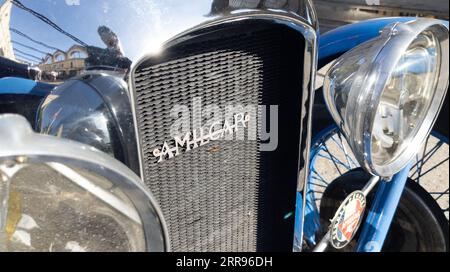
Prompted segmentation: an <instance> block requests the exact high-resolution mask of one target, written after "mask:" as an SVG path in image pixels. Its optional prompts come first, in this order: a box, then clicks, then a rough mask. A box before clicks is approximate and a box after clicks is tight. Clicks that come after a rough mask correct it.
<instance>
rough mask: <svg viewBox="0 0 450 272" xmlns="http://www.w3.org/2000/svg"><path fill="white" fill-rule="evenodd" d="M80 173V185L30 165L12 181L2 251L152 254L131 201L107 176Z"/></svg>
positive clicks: (1, 236) (0, 234)
mask: <svg viewBox="0 0 450 272" xmlns="http://www.w3.org/2000/svg"><path fill="white" fill-rule="evenodd" d="M73 171H75V170H73ZM75 172H76V173H79V174H80V177H82V178H81V179H80V178H79V179H78V183H77V182H74V181H73V180H70V179H68V178H66V177H65V176H63V175H62V174H60V173H59V172H57V171H55V169H53V168H51V167H50V166H47V165H30V166H28V167H26V168H24V169H22V170H20V171H19V172H18V173H17V174H16V175H15V176H14V177H13V178H12V179H11V180H10V181H9V185H8V186H9V188H8V190H3V192H7V194H6V195H5V196H6V198H4V199H3V201H5V202H7V205H6V208H5V209H4V210H3V213H5V212H6V220H5V221H6V225H5V226H4V229H3V230H2V231H0V251H39V252H42V251H57V252H61V251H81V252H84V251H94V252H102V251H106V252H111V251H145V250H146V244H145V237H144V231H143V227H142V224H141V222H140V218H139V216H138V213H137V211H136V209H135V207H134V205H133V204H132V203H131V201H130V200H129V199H128V197H127V196H126V195H125V194H124V193H123V192H122V191H121V190H120V189H119V188H118V187H116V186H113V184H112V183H111V182H109V181H108V180H106V179H105V178H103V177H100V176H98V175H95V174H93V173H91V172H88V171H82V170H79V169H77V170H76V171H75ZM83 178H84V179H83ZM4 189H6V188H4ZM0 191H1V190H0ZM0 213H1V212H0Z"/></svg>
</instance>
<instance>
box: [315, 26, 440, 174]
mask: <svg viewBox="0 0 450 272" xmlns="http://www.w3.org/2000/svg"><path fill="white" fill-rule="evenodd" d="M425 32H431V33H432V34H433V35H432V36H433V37H434V39H435V40H436V42H437V43H436V47H438V48H439V51H440V56H437V59H438V60H439V63H438V65H437V66H436V74H437V75H436V79H435V80H436V81H435V84H436V85H435V89H432V90H434V92H433V95H432V99H431V102H430V105H429V107H428V109H427V110H425V111H424V117H422V118H420V120H419V124H418V126H420V128H419V129H418V130H417V132H416V133H415V134H414V135H413V136H412V137H411V140H410V141H408V142H407V143H406V142H405V143H403V144H402V148H403V149H401V150H400V151H399V152H398V153H396V154H395V156H394V157H393V158H391V159H390V160H389V161H388V162H387V163H386V164H384V165H377V163H376V162H375V161H374V160H373V153H372V136H373V133H372V132H373V129H374V125H375V117H376V115H377V111H378V107H379V105H380V102H381V98H382V95H383V92H384V90H385V88H386V86H387V84H388V83H389V82H390V79H391V75H392V73H393V71H394V69H395V68H396V67H397V64H398V63H399V61H400V59H401V58H402V57H403V55H404V53H405V52H406V51H407V50H408V48H409V47H410V45H411V44H412V43H413V42H414V40H415V39H416V38H417V37H418V36H419V35H421V34H423V33H425ZM359 51H363V52H359ZM361 53H362V54H363V55H360V54H361ZM349 59H350V60H349ZM445 60H448V27H447V26H446V25H445V24H443V23H442V22H441V21H438V20H433V19H417V20H414V21H411V22H409V23H395V24H393V25H389V26H387V27H385V28H384V29H383V30H382V32H381V34H380V36H379V37H377V38H375V39H373V40H371V41H368V42H366V43H364V44H362V45H360V46H358V47H357V48H355V49H353V50H351V51H349V52H347V53H346V54H344V55H343V56H341V57H340V58H339V59H338V60H337V61H336V62H335V63H334V64H333V65H332V67H331V68H330V70H329V71H328V73H327V75H326V77H325V82H324V96H325V101H326V104H327V106H328V108H329V110H330V112H331V115H332V116H333V118H334V119H335V121H336V122H337V123H338V125H339V126H340V128H341V130H342V131H343V133H344V135H345V136H346V137H347V139H348V141H349V144H350V146H351V148H352V150H353V152H354V153H355V156H356V158H357V160H358V161H359V163H360V164H361V165H363V166H364V167H365V168H366V170H367V171H369V172H370V173H372V174H374V175H378V176H382V177H390V176H392V175H394V174H395V173H397V172H398V171H400V170H401V169H402V168H403V167H405V166H406V165H407V164H408V162H409V161H410V160H411V159H412V158H413V156H414V154H416V152H417V151H418V150H419V149H420V146H421V145H422V144H423V142H424V141H425V139H426V136H427V135H428V134H429V133H430V131H431V129H432V126H433V124H434V122H435V120H436V119H437V116H438V113H439V110H440V108H441V106H442V103H443V101H444V98H445V94H446V91H447V87H448V61H445ZM352 61H354V62H353V63H352ZM358 62H361V63H358ZM349 64H356V65H359V66H358V68H357V69H356V70H355V71H353V72H352V73H351V74H350V76H351V77H353V78H352V79H351V80H350V81H349V84H348V85H349V86H345V84H346V83H345V81H346V80H347V81H348V80H349V79H348V78H345V79H343V78H342V77H341V78H340V79H341V80H342V81H344V84H341V83H342V82H338V81H339V78H338V79H336V77H337V76H340V75H339V73H342V74H344V73H343V72H342V70H340V69H342V68H345V65H347V66H348V65H349ZM339 84H341V85H344V87H342V86H340V85H339ZM339 87H342V89H338V88H339ZM343 94H344V95H343ZM336 98H337V99H336ZM339 98H344V100H345V101H344V102H343V101H342V99H341V101H339ZM337 100H338V101H337ZM343 104H345V105H343ZM404 146H407V147H406V148H405V147H404Z"/></svg>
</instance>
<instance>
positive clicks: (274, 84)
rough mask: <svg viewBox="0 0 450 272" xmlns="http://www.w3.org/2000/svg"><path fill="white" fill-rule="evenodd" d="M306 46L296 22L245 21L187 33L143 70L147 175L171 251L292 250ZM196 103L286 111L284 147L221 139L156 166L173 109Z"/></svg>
mask: <svg viewBox="0 0 450 272" xmlns="http://www.w3.org/2000/svg"><path fill="white" fill-rule="evenodd" d="M304 44H305V42H304V38H303V37H302V36H301V34H300V33H298V32H296V31H295V30H293V29H291V28H289V27H287V26H284V25H278V24H274V23H268V22H265V21H251V22H249V21H245V22H240V23H234V24H227V25H221V26H215V27H213V28H209V29H204V30H202V31H199V32H197V33H192V34H191V35H189V36H185V37H183V38H181V39H180V41H179V42H177V43H174V44H173V45H172V46H170V47H169V48H167V49H166V50H165V51H164V53H163V54H162V55H161V56H158V57H153V58H149V59H147V60H146V61H144V62H143V63H141V64H140V65H139V66H138V67H137V68H136V69H135V72H134V75H133V78H134V84H135V87H134V92H135V93H134V103H135V107H136V119H137V129H138V133H139V137H140V148H141V153H142V164H143V165H142V167H143V175H144V177H143V178H144V181H145V183H146V185H147V186H148V187H149V188H150V190H151V191H152V193H153V194H154V195H155V197H156V198H157V200H158V201H159V204H160V206H161V208H162V211H163V214H164V217H165V219H166V221H167V224H168V228H169V236H170V240H171V245H172V250H174V251H254V250H260V251H267V250H291V249H292V240H293V229H294V216H293V215H292V212H293V211H294V208H295V194H296V184H297V176H298V163H299V161H298V160H299V159H298V156H299V138H300V137H299V134H300V115H301V112H300V111H301V101H302V91H301V90H302V76H303V54H304ZM194 97H197V98H198V97H199V98H201V99H202V101H201V103H202V105H203V107H205V106H206V105H209V104H216V105H219V106H220V107H224V106H225V105H228V104H233V105H236V104H242V105H251V104H254V105H257V104H263V105H278V106H279V110H278V111H279V119H278V122H279V124H278V126H279V129H278V130H279V132H278V148H277V149H276V150H275V151H273V152H261V151H260V149H259V147H260V145H261V141H260V140H258V141H248V140H245V141H238V140H233V141H227V140H217V141H214V142H211V143H209V144H207V145H204V146H201V147H199V148H197V149H194V150H191V151H189V152H185V153H182V154H180V155H179V156H177V157H174V158H172V159H169V160H165V161H163V162H160V163H157V158H155V157H154V156H153V154H152V152H153V150H154V149H155V148H160V147H161V145H162V144H163V143H164V141H169V140H170V139H171V136H170V128H171V125H172V124H173V122H174V120H175V119H174V118H173V117H172V116H171V114H170V111H171V109H172V107H173V106H175V105H184V106H187V107H188V108H189V109H190V110H191V113H192V99H193V98H194ZM191 117H192V116H191ZM259 125H260V124H259Z"/></svg>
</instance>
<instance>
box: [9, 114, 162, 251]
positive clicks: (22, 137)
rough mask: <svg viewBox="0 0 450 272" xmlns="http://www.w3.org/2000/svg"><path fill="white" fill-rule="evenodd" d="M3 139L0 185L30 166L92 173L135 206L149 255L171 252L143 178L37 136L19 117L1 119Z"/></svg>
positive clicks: (70, 144) (86, 149)
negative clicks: (18, 171) (103, 179)
mask: <svg viewBox="0 0 450 272" xmlns="http://www.w3.org/2000/svg"><path fill="white" fill-rule="evenodd" d="M0 138H1V139H2V141H0V182H1V179H4V180H5V181H6V180H8V179H13V178H14V176H15V174H16V172H17V171H16V169H17V170H20V169H24V168H27V167H29V166H30V165H44V164H47V165H48V166H51V167H52V166H63V167H64V168H67V169H68V170H75V169H82V170H85V171H86V173H87V172H88V171H89V172H91V173H92V174H95V175H98V176H99V177H103V178H105V179H107V180H108V181H110V182H111V183H112V184H113V185H114V187H116V188H120V189H121V191H122V192H123V193H124V194H125V195H126V197H127V198H128V200H129V201H130V202H131V203H132V205H133V206H134V209H135V210H136V212H137V214H138V216H139V217H140V221H141V223H142V228H143V232H144V239H145V247H146V251H170V241H169V236H168V231H167V225H166V222H165V220H164V217H163V214H162V211H161V209H160V208H159V205H158V203H157V201H156V199H155V198H154V196H153V195H152V194H151V192H150V191H149V190H148V189H146V188H145V187H144V184H143V183H142V181H141V180H140V178H139V177H138V176H136V174H135V173H134V172H133V171H131V170H130V169H129V168H127V167H126V166H125V165H123V164H122V163H120V162H119V161H117V160H115V159H114V158H112V157H110V156H109V155H107V154H105V153H103V152H101V151H98V150H96V149H95V148H93V147H90V146H87V145H84V144H81V143H78V142H75V141H71V140H66V139H60V138H56V137H54V136H48V135H41V134H37V133H34V132H33V131H32V129H31V126H30V124H29V123H28V121H27V120H26V119H25V118H24V117H22V116H20V115H16V114H3V115H0ZM52 168H53V167H52ZM55 170H56V169H55ZM57 171H59V170H57ZM60 173H61V174H63V172H60ZM82 175H83V174H80V176H82ZM66 177H67V176H66ZM0 214H1V213H0ZM0 223H1V219H0Z"/></svg>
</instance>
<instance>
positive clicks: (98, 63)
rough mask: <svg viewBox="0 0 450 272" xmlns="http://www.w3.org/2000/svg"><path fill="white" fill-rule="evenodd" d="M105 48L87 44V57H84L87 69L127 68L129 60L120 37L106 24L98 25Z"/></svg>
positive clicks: (129, 63) (129, 64)
mask: <svg viewBox="0 0 450 272" xmlns="http://www.w3.org/2000/svg"><path fill="white" fill-rule="evenodd" d="M97 32H98V35H99V36H100V38H101V40H102V41H103V42H104V43H105V45H106V49H105V48H100V47H95V46H88V47H87V51H88V55H89V57H88V58H87V59H86V65H87V66H88V70H117V69H122V70H128V69H129V68H130V66H131V60H130V59H128V58H127V57H125V55H124V52H123V49H122V45H121V43H120V39H119V38H118V36H117V35H116V33H114V32H113V31H112V30H111V29H110V28H108V27H107V26H100V27H99V28H98V30H97Z"/></svg>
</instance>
